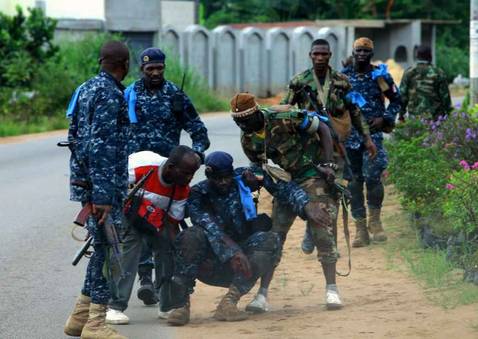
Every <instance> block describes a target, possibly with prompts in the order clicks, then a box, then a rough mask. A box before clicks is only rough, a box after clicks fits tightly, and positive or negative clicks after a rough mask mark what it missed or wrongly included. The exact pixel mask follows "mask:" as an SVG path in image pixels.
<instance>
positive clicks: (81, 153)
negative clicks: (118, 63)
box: [68, 71, 129, 221]
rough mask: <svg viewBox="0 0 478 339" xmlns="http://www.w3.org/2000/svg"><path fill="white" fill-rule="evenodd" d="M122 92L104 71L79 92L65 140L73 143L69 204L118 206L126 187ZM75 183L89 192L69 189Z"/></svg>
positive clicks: (125, 125) (125, 123) (126, 122)
mask: <svg viewBox="0 0 478 339" xmlns="http://www.w3.org/2000/svg"><path fill="white" fill-rule="evenodd" d="M123 90H124V87H123V86H122V85H121V83H119V82H118V81H116V79H115V78H113V76H111V75H110V74H108V73H106V72H104V71H101V72H100V73H99V74H98V75H97V76H95V77H93V78H91V79H90V80H88V81H86V82H85V83H84V84H83V85H82V86H81V88H80V90H79V93H78V99H77V102H76V105H75V107H74V110H73V111H74V113H73V115H72V117H71V121H70V127H69V131H68V140H69V141H70V142H72V143H74V154H72V156H71V158H70V173H71V174H70V191H71V193H70V198H71V200H74V201H82V202H88V201H91V202H92V203H94V204H98V205H113V206H121V202H122V200H123V198H124V197H125V195H126V191H127V185H128V154H127V140H128V132H129V120H128V115H127V109H126V108H127V107H126V102H125V100H124V98H123ZM75 181H81V182H83V183H87V184H88V185H90V186H91V190H86V189H85V188H83V187H79V186H77V185H71V184H72V183H75ZM115 221H117V220H115Z"/></svg>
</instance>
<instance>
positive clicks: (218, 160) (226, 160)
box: [205, 151, 234, 174]
mask: <svg viewBox="0 0 478 339" xmlns="http://www.w3.org/2000/svg"><path fill="white" fill-rule="evenodd" d="M232 162H233V159H232V156H231V155H230V154H229V153H226V152H221V151H217V152H212V153H209V154H208V156H207V157H206V160H205V165H206V168H208V167H209V168H210V169H211V171H212V172H213V173H215V174H218V173H221V174H228V173H233V172H234V168H233V167H232Z"/></svg>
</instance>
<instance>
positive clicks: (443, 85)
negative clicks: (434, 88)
mask: <svg viewBox="0 0 478 339" xmlns="http://www.w3.org/2000/svg"><path fill="white" fill-rule="evenodd" d="M438 95H439V98H440V99H441V109H440V112H441V113H442V114H448V113H450V112H451V110H452V109H453V108H452V106H451V97H450V89H449V88H448V81H447V79H446V76H445V74H444V73H443V72H440V83H439V86H438Z"/></svg>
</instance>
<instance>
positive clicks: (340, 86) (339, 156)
mask: <svg viewBox="0 0 478 339" xmlns="http://www.w3.org/2000/svg"><path fill="white" fill-rule="evenodd" d="M309 57H310V59H311V61H312V68H310V69H307V70H305V71H304V72H302V73H299V74H297V75H295V76H294V77H293V78H292V80H291V81H290V84H289V88H288V92H287V94H286V96H285V97H284V98H283V99H282V104H290V105H297V106H298V107H299V108H303V109H307V110H309V111H315V110H317V109H320V110H322V112H323V114H324V115H325V116H330V119H332V121H331V124H332V126H333V127H334V129H335V131H336V133H337V140H336V151H337V152H336V154H335V162H336V163H337V164H339V165H343V163H344V158H345V154H344V152H345V147H343V142H344V141H345V140H346V139H347V137H348V136H349V135H350V131H351V128H352V126H353V127H354V128H355V129H356V130H357V131H358V133H359V135H360V136H361V137H362V141H363V143H364V145H365V148H366V149H367V150H368V151H369V153H370V156H371V157H372V158H373V157H375V154H376V152H377V150H376V148H375V145H374V144H373V142H372V140H371V138H370V133H369V130H368V124H367V123H366V122H365V120H363V118H362V115H361V114H360V107H362V106H363V105H365V100H364V99H363V97H362V96H361V95H360V93H358V92H355V91H352V86H351V85H350V83H349V81H348V79H347V77H346V76H345V75H344V74H342V73H339V72H337V71H336V70H334V69H332V68H331V67H330V66H329V61H330V58H331V57H332V53H331V51H330V45H329V43H328V42H327V40H324V39H317V40H314V41H313V42H312V45H311V46H310V52H309ZM312 100H313V101H314V102H312ZM337 146H338V147H337ZM340 167H341V168H340V171H339V172H343V168H342V167H343V166H340ZM337 205H338V204H337ZM334 227H336V225H334ZM313 250H314V244H313V241H312V236H311V234H310V230H309V229H308V228H306V231H305V235H304V240H303V241H302V251H303V252H304V253H306V254H310V253H312V252H313Z"/></svg>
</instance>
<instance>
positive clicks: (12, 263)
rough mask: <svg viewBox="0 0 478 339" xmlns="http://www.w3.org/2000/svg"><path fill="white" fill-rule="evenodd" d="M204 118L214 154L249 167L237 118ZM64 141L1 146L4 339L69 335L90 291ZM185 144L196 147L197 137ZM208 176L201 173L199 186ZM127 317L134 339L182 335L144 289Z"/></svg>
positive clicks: (0, 324) (0, 338)
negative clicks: (145, 297)
mask: <svg viewBox="0 0 478 339" xmlns="http://www.w3.org/2000/svg"><path fill="white" fill-rule="evenodd" d="M203 120H204V122H205V124H206V126H207V127H208V129H209V136H210V139H211V142H212V145H211V148H210V149H209V152H210V151H214V150H223V151H227V152H229V153H231V154H232V155H233V156H234V159H235V162H234V165H235V166H241V165H246V164H247V159H246V158H245V156H244V155H243V154H242V151H241V149H240V145H239V129H238V128H237V127H236V126H235V125H234V123H233V121H232V119H231V118H230V117H229V115H227V114H209V115H205V116H203ZM61 139H62V137H61V136H57V135H55V136H49V137H41V138H37V137H33V138H30V139H29V140H26V141H20V142H16V143H9V144H0V187H1V194H0V339H17V338H21V339H23V338H25V339H27V338H28V339H32V338H41V339H54V338H66V336H65V335H64V334H63V325H64V323H65V320H66V318H67V316H68V314H69V313H70V312H71V310H72V308H73V305H74V302H75V298H76V297H77V295H78V293H79V292H80V289H81V287H82V282H83V278H84V274H85V270H86V263H87V260H84V259H83V260H82V261H81V262H80V264H79V265H78V266H77V267H73V266H72V265H71V259H72V257H73V255H74V254H75V252H76V251H77V249H78V248H79V247H80V245H81V244H80V243H79V242H76V241H74V240H73V239H72V237H71V235H70V233H71V229H72V220H73V219H74V217H75V215H76V213H77V212H78V211H79V206H78V203H73V202H70V201H69V200H68V174H69V168H68V158H69V154H68V150H67V149H65V148H61V149H60V148H58V147H56V143H57V142H58V141H60V140H61ZM182 142H183V143H184V144H187V145H190V139H189V137H188V136H187V135H185V136H184V137H183V139H182ZM0 143H1V141H0ZM203 178H204V175H203V168H201V169H200V170H199V172H198V173H197V175H196V177H195V180H194V182H197V181H198V180H202V179H203ZM126 314H127V315H128V316H129V317H130V321H131V323H130V325H127V326H120V327H118V328H119V329H120V331H121V333H122V334H124V335H127V336H129V337H130V339H142V338H148V339H149V338H159V337H161V338H162V339H165V338H172V337H174V329H173V328H170V327H167V326H164V325H163V324H161V323H160V322H159V320H158V319H157V308H156V307H145V306H143V305H142V302H141V301H140V300H138V299H137V298H136V288H135V289H134V291H133V295H132V297H131V302H130V306H129V308H128V309H127V311H126Z"/></svg>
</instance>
